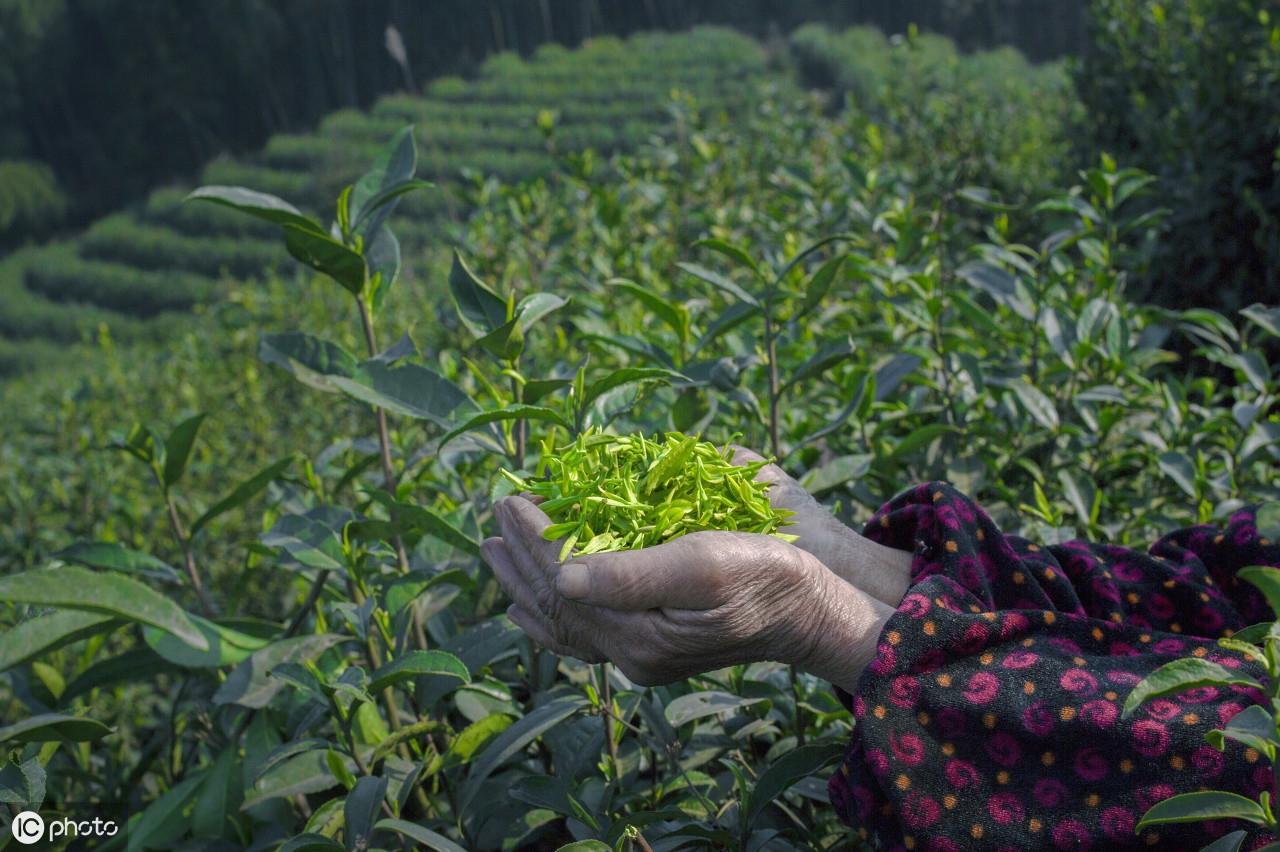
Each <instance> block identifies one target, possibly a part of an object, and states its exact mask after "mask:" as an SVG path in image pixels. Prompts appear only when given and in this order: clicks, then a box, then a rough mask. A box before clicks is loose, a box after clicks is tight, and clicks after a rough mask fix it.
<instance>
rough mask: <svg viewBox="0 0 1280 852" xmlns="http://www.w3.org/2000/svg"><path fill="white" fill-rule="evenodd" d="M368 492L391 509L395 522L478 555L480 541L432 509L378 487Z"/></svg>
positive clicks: (465, 551)
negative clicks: (404, 500) (409, 501)
mask: <svg viewBox="0 0 1280 852" xmlns="http://www.w3.org/2000/svg"><path fill="white" fill-rule="evenodd" d="M368 493H369V495H370V496H372V497H373V499H374V500H376V501H377V502H379V503H381V504H382V505H384V506H386V507H387V508H388V509H390V510H392V512H393V513H394V514H395V518H396V522H397V523H401V524H407V525H408V526H409V527H410V528H411V529H415V530H419V531H421V532H422V533H424V534H426V535H429V536H432V537H433V538H438V539H440V540H441V541H443V542H444V543H445V544H448V545H451V546H453V547H456V548H458V549H459V550H461V551H462V552H463V553H467V554H470V555H471V556H479V555H480V542H478V541H476V540H475V539H474V538H473V537H472V536H471V535H470V534H468V533H466V532H464V531H463V530H461V529H459V528H458V527H457V526H456V525H455V524H454V523H453V522H452V521H450V520H449V519H448V518H446V517H445V516H444V515H442V514H440V513H439V512H437V511H435V510H434V509H431V508H428V507H426V506H418V505H415V504H413V503H404V502H401V501H399V500H396V499H395V498H393V497H392V496H391V495H390V494H388V493H387V492H385V491H382V490H379V489H371V490H370V491H369V492H368Z"/></svg>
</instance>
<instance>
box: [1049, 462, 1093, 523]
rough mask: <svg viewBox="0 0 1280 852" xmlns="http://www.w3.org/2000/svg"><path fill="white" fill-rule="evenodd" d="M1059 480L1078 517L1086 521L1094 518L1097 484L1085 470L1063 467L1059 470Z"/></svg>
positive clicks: (1088, 521)
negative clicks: (1072, 469)
mask: <svg viewBox="0 0 1280 852" xmlns="http://www.w3.org/2000/svg"><path fill="white" fill-rule="evenodd" d="M1058 482H1059V483H1061V485H1062V493H1063V495H1064V496H1065V497H1066V498H1067V502H1068V503H1070V504H1071V508H1072V509H1074V510H1075V512H1076V515H1077V517H1079V518H1080V520H1081V521H1083V522H1084V523H1086V524H1087V523H1090V522H1092V520H1093V501H1094V500H1095V499H1096V497H1097V492H1098V489H1097V486H1095V485H1094V484H1093V480H1092V479H1091V478H1090V477H1089V475H1088V474H1087V473H1085V472H1083V471H1071V470H1067V469H1066V468H1063V469H1062V470H1059V471H1058Z"/></svg>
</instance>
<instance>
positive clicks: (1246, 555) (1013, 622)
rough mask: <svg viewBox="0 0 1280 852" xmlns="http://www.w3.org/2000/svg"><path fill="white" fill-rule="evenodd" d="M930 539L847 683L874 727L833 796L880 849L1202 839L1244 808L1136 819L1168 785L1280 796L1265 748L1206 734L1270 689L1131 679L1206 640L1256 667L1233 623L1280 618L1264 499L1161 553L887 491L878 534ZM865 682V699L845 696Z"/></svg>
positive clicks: (1105, 845)
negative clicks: (1140, 692) (1147, 695)
mask: <svg viewBox="0 0 1280 852" xmlns="http://www.w3.org/2000/svg"><path fill="white" fill-rule="evenodd" d="M864 534H865V535H867V536H868V537H869V538H871V539H873V540H875V541H878V542H880V543H881V544H885V545H888V546H890V547H895V548H898V549H902V550H910V551H912V552H913V553H914V554H915V558H914V561H913V563H912V569H911V571H912V580H911V586H910V588H909V589H908V591H907V594H906V596H905V597H904V598H903V600H902V603H901V604H900V605H899V606H898V609H897V612H896V613H894V615H893V616H892V617H891V618H890V619H889V621H888V623H887V624H886V625H885V627H884V630H883V631H882V632H881V634H880V637H879V642H878V647H877V653H876V657H875V659H874V660H873V662H872V663H871V665H870V666H869V667H868V668H867V670H866V671H865V672H864V674H863V676H862V679H861V680H860V682H859V684H858V688H857V690H856V692H855V693H854V694H853V695H852V696H851V697H849V698H850V706H851V709H852V711H853V715H854V718H855V720H856V725H855V727H854V732H853V737H852V742H851V745H850V748H849V751H848V753H847V754H846V756H845V759H844V761H843V763H842V764H841V765H839V767H838V768H837V771H836V773H835V774H834V776H833V777H832V779H831V782H830V785H829V790H830V794H831V800H832V803H833V804H834V806H835V807H836V808H837V809H838V811H839V813H840V815H841V817H842V818H843V819H845V820H846V821H847V822H848V823H849V824H850V825H851V826H852V827H853V828H854V829H855V830H856V831H857V833H858V834H859V836H861V837H862V838H863V839H864V840H866V841H867V843H868V845H870V846H871V847H872V848H874V849H884V850H936V852H951V851H952V850H957V851H958V850H965V849H984V850H986V849H990V850H1003V849H1008V850H1024V849H1031V848H1038V849H1071V850H1081V852H1083V850H1090V849H1093V850H1117V849H1188V850H1194V849H1199V848H1200V847H1201V846H1203V845H1205V844H1206V843H1208V842H1210V841H1211V840H1213V839H1215V838H1217V837H1219V836H1221V835H1222V834H1224V833H1226V832H1227V831H1234V830H1236V829H1237V828H1248V829H1251V833H1250V836H1249V839H1248V840H1246V842H1245V845H1244V847H1243V848H1244V849H1253V848H1256V847H1259V846H1262V845H1265V844H1266V843H1268V842H1271V841H1274V840H1275V839H1276V838H1275V837H1274V836H1273V835H1271V834H1270V833H1268V832H1266V831H1263V830H1261V829H1258V828H1256V827H1254V826H1250V825H1248V824H1245V823H1242V822H1239V821H1234V820H1232V821H1218V822H1212V823H1198V824H1185V825H1172V826H1155V827H1151V828H1148V829H1146V830H1144V831H1143V832H1142V834H1135V833H1134V827H1135V826H1136V825H1137V822H1138V820H1139V819H1140V818H1141V816H1142V814H1143V813H1144V812H1145V811H1146V810H1147V809H1148V808H1150V807H1151V806H1152V805H1153V804H1155V803H1156V802H1159V801H1162V800H1164V799H1167V798H1169V797H1170V796H1173V795H1176V794H1178V793H1186V792H1193V791H1196V790H1200V789H1222V790H1231V791H1234V792H1237V793H1240V794H1241V795H1244V796H1248V797H1250V798H1256V797H1257V795H1258V793H1259V792H1260V791H1262V790H1270V791H1272V792H1273V794H1274V790H1273V781H1272V772H1271V767H1270V765H1269V764H1268V763H1267V762H1266V760H1265V758H1263V757H1261V756H1260V755H1259V754H1258V753H1257V751H1256V750H1254V749H1251V748H1246V747H1245V746H1243V745H1242V744H1240V743H1236V742H1232V741H1228V742H1227V745H1226V750H1225V751H1224V752H1219V751H1218V750H1217V749H1216V748H1214V747H1212V746H1210V745H1209V744H1208V743H1207V742H1206V741H1205V737H1204V735H1205V732H1207V731H1209V730H1212V729H1213V728H1216V727H1221V726H1222V725H1224V724H1225V723H1226V722H1227V721H1228V720H1230V719H1231V717H1232V716H1234V715H1235V714H1236V713H1239V712H1240V711H1241V710H1242V709H1244V708H1245V707H1246V706H1248V705H1250V704H1254V703H1260V702H1261V701H1262V694H1261V693H1260V692H1258V691H1257V690H1254V689H1250V688H1247V687H1238V686H1237V687H1231V688H1213V687H1206V688H1202V689H1196V690H1192V691H1190V692H1185V693H1181V694H1179V695H1175V696H1172V697H1170V698H1166V699H1160V700H1155V701H1151V702H1148V703H1146V704H1144V705H1143V706H1142V707H1141V708H1140V709H1139V710H1138V711H1137V712H1136V713H1134V714H1133V715H1132V716H1131V717H1129V718H1128V719H1121V717H1120V710H1121V708H1122V706H1123V704H1124V700H1125V697H1126V696H1127V695H1128V693H1129V691H1130V690H1131V689H1132V688H1133V685H1134V684H1136V683H1137V682H1138V681H1139V680H1141V679H1142V678H1143V677H1145V676H1146V675H1148V674H1150V673H1151V672H1153V671H1155V670H1156V669H1157V668H1159V667H1160V666H1162V665H1164V664H1165V663H1167V662H1170V661H1171V660H1175V659H1179V658H1181V657H1187V656H1196V657H1201V658H1203V659H1206V660H1211V661H1214V662H1217V663H1220V664H1221V665H1224V666H1227V667H1229V668H1232V669H1238V670H1240V671H1241V672H1243V673H1246V674H1248V675H1250V676H1251V677H1254V678H1257V679H1263V678H1264V677H1265V672H1263V671H1262V669H1261V667H1260V666H1258V665H1256V664H1255V663H1253V662H1252V661H1250V660H1248V659H1247V658H1245V657H1243V656H1242V655H1240V654H1237V653H1234V652H1231V651H1227V650H1224V649H1222V648H1220V647H1219V646H1218V645H1217V640H1218V639H1219V638H1221V637H1224V636H1229V635H1231V633H1232V632H1234V631H1236V630H1239V629H1241V628H1243V627H1246V626H1248V625H1250V624H1255V623H1257V622H1260V621H1267V620H1270V619H1271V618H1272V616H1271V612H1270V610H1269V609H1268V608H1267V606H1266V603H1265V601H1264V600H1263V598H1262V596H1261V595H1259V594H1258V593H1257V592H1256V591H1255V590H1254V589H1253V587H1252V586H1250V585H1249V584H1247V583H1244V582H1243V581H1240V580H1238V578H1236V576H1235V572H1236V571H1237V570H1238V569H1240V568H1242V567H1244V566H1246V565H1278V566H1280V547H1277V546H1276V544H1274V543H1272V542H1269V541H1267V540H1265V539H1262V538H1260V537H1259V535H1258V532H1257V529H1256V527H1255V525H1254V517H1253V512H1252V510H1250V509H1244V510H1241V511H1239V512H1237V513H1236V514H1235V515H1233V516H1232V517H1231V519H1230V521H1229V523H1228V524H1227V526H1226V528H1225V529H1218V528H1213V527H1207V526H1206V527H1193V528H1190V529H1185V530H1180V531H1178V532H1176V533H1173V534H1171V535H1169V536H1166V537H1165V538H1163V539H1161V540H1160V541H1159V542H1157V543H1156V544H1155V545H1153V546H1152V547H1151V548H1150V550H1149V551H1148V552H1147V553H1142V552H1140V551H1136V550H1130V549H1127V548H1123V547H1115V546H1110V545H1099V544H1090V543H1086V542H1067V543H1064V544H1061V545H1055V546H1051V547H1050V546H1046V547H1041V546H1039V545H1036V544H1034V543H1032V542H1029V541H1026V540H1024V539H1021V538H1018V537H1016V536H1011V535H1004V534H1003V533H1001V532H1000V531H999V529H997V528H996V526H995V524H994V523H993V522H992V521H991V519H990V518H989V517H987V515H986V514H985V513H984V512H983V511H982V510H981V509H980V508H979V507H978V506H977V505H975V504H974V503H973V502H972V501H971V500H970V499H969V498H967V497H966V496H964V495H963V494H961V493H960V492H958V491H956V490H955V489H954V488H952V487H951V486H949V485H947V484H945V483H927V484H925V485H921V486H918V487H916V488H912V489H910V490H908V491H906V492H904V493H902V494H900V495H899V496H897V497H895V498H894V499H893V500H891V501H890V502H889V503H887V504H886V505H885V506H884V507H883V508H882V509H881V510H880V511H879V512H877V513H876V515H875V516H874V517H873V518H872V519H871V521H870V522H869V523H868V524H867V528H866V531H865V533H864ZM846 697H848V696H846Z"/></svg>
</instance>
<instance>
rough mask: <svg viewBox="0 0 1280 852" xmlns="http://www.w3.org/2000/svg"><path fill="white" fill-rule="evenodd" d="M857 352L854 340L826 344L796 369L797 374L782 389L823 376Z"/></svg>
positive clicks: (794, 373) (847, 339) (793, 374)
mask: <svg viewBox="0 0 1280 852" xmlns="http://www.w3.org/2000/svg"><path fill="white" fill-rule="evenodd" d="M855 350H856V347H855V346H854V345H853V340H852V339H849V338H846V339H844V340H836V341H832V342H831V343H827V344H825V345H824V346H823V347H822V348H821V349H819V350H818V351H817V352H816V353H814V354H813V355H812V356H811V357H810V358H809V360H807V361H805V362H804V363H803V364H801V365H800V366H799V367H797V368H796V369H795V372H793V373H792V374H791V377H790V378H788V379H787V381H786V383H785V384H784V385H783V387H782V389H783V390H784V391H786V390H790V389H791V388H794V387H795V386H796V385H798V384H800V383H801V382H803V381H805V380H806V379H812V378H814V377H816V376H820V375H822V374H823V373H825V372H826V371H827V370H830V369H831V368H832V367H834V366H835V365H836V364H839V363H840V362H841V361H845V360H847V359H848V358H849V357H850V356H851V355H853V353H854V351H855Z"/></svg>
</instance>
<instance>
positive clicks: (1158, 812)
mask: <svg viewBox="0 0 1280 852" xmlns="http://www.w3.org/2000/svg"><path fill="white" fill-rule="evenodd" d="M1210 819H1242V820H1245V821H1246V822H1252V823H1258V824H1263V823H1265V822H1266V819H1267V818H1266V814H1265V813H1263V810H1262V806H1261V805H1259V804H1258V803H1257V802H1255V801H1253V800H1252V799H1246V798H1245V797H1244V796H1241V795H1239V794H1238V793H1228V792H1225V791H1223V790H1206V791H1203V792H1199V793H1182V794H1181V795H1177V796H1173V797H1172V798H1168V799H1165V800H1164V801H1162V802H1157V803H1156V804H1155V805H1153V806H1152V807H1151V809H1150V810H1148V811H1147V812H1146V813H1145V814H1143V815H1142V819H1141V820H1139V821H1138V825H1137V826H1136V827H1135V828H1134V833H1135V834H1137V833H1139V832H1141V831H1142V830H1143V829H1144V828H1146V827H1147V826H1149V825H1163V824H1167V823H1177V822H1202V821H1204V820H1210Z"/></svg>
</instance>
